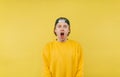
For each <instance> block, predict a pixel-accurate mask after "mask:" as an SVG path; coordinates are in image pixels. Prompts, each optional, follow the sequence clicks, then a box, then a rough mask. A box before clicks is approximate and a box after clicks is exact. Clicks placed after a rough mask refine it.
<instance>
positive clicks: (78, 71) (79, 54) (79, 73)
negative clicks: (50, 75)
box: [76, 46, 84, 77]
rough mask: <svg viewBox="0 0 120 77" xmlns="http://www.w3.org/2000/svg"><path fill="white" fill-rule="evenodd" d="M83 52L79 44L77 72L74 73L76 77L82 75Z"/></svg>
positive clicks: (82, 76)
mask: <svg viewBox="0 0 120 77" xmlns="http://www.w3.org/2000/svg"><path fill="white" fill-rule="evenodd" d="M83 64H84V63H83V52H82V48H81V47H80V46H79V47H78V65H77V66H78V67H77V73H76V77H84V74H83Z"/></svg>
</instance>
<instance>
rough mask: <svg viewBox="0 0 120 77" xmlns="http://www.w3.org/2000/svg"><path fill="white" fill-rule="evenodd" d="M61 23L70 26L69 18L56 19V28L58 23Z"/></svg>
mask: <svg viewBox="0 0 120 77" xmlns="http://www.w3.org/2000/svg"><path fill="white" fill-rule="evenodd" d="M59 22H65V23H67V24H68V25H69V26H70V22H69V20H68V19H67V18H65V17H59V18H58V19H56V21H55V26H56V25H57V23H59Z"/></svg>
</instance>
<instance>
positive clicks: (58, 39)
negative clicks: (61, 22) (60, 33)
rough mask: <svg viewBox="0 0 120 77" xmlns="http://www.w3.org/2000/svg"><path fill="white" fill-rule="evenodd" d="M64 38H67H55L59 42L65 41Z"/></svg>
mask: <svg viewBox="0 0 120 77" xmlns="http://www.w3.org/2000/svg"><path fill="white" fill-rule="evenodd" d="M66 40H67V38H65V39H60V38H57V41H59V42H65V41H66Z"/></svg>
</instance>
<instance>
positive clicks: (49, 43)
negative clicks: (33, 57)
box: [44, 41, 55, 47]
mask: <svg viewBox="0 0 120 77" xmlns="http://www.w3.org/2000/svg"><path fill="white" fill-rule="evenodd" d="M53 44H55V41H50V42H47V43H46V44H45V46H44V47H50V46H52V45H53Z"/></svg>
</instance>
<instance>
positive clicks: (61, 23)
mask: <svg viewBox="0 0 120 77" xmlns="http://www.w3.org/2000/svg"><path fill="white" fill-rule="evenodd" d="M58 25H61V26H62V25H66V26H69V25H68V24H67V23H66V22H59V23H57V24H56V26H58Z"/></svg>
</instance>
